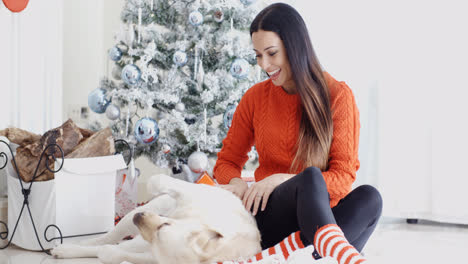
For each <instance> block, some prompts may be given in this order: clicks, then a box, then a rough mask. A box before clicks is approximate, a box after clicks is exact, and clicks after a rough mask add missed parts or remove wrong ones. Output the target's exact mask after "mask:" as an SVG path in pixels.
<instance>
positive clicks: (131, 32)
mask: <svg viewBox="0 0 468 264" xmlns="http://www.w3.org/2000/svg"><path fill="white" fill-rule="evenodd" d="M134 41H135V29H134V28H133V24H130V25H129V26H128V30H127V45H128V46H129V47H131V46H132V45H133V42H134Z"/></svg>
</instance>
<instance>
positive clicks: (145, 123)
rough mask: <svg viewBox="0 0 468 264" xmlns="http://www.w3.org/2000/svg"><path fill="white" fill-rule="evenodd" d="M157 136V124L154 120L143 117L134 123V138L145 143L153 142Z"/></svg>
mask: <svg viewBox="0 0 468 264" xmlns="http://www.w3.org/2000/svg"><path fill="white" fill-rule="evenodd" d="M158 137H159V126H158V123H156V120H154V119H152V118H149V117H144V118H142V119H140V120H138V121H137V122H136V124H135V138H136V139H137V140H138V142H140V143H142V144H146V145H150V144H153V143H154V142H155V141H156V140H157V139H158Z"/></svg>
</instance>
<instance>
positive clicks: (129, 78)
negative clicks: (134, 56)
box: [122, 64, 141, 85]
mask: <svg viewBox="0 0 468 264" xmlns="http://www.w3.org/2000/svg"><path fill="white" fill-rule="evenodd" d="M140 79H141V71H140V68H138V67H137V66H136V65H135V64H128V65H125V67H124V68H123V70H122V80H123V81H124V82H125V83H126V84H128V85H135V84H137V83H138V82H139V81H140Z"/></svg>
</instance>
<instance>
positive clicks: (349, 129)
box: [213, 72, 360, 207]
mask: <svg viewBox="0 0 468 264" xmlns="http://www.w3.org/2000/svg"><path fill="white" fill-rule="evenodd" d="M324 75H325V79H326V81H327V84H328V87H329V89H330V100H331V109H332V119H333V139H332V144H331V148H330V154H329V155H330V156H329V168H328V170H327V171H324V172H323V176H324V178H325V182H326V184H327V188H328V192H329V194H330V199H331V201H330V206H331V207H333V206H335V205H336V204H337V203H338V201H339V200H340V199H342V198H343V197H345V196H346V195H347V194H348V193H349V192H350V191H351V184H352V183H353V182H354V180H355V178H356V171H357V170H358V168H359V160H358V144H359V128H360V124H359V112H358V109H357V107H356V102H355V100H354V95H353V93H352V91H351V89H350V88H349V87H348V86H347V85H346V84H345V83H344V82H338V81H336V80H335V79H333V78H332V77H331V76H330V75H329V74H328V73H326V72H325V73H324ZM301 115H302V107H301V102H300V98H299V96H298V94H288V93H286V92H285V91H284V90H283V88H281V87H279V86H275V85H274V84H273V82H272V81H271V80H270V79H268V80H266V81H264V82H261V83H258V84H256V85H254V86H253V87H252V88H250V89H249V90H247V92H246V93H245V94H244V96H243V97H242V99H241V101H240V103H239V105H238V107H237V109H236V112H235V114H234V117H233V120H232V125H231V128H230V129H229V132H228V134H227V136H226V138H225V139H224V140H223V147H222V149H221V151H220V152H219V153H218V160H217V162H216V165H215V167H214V170H213V174H214V177H215V178H216V180H217V181H218V183H220V184H228V183H229V181H230V180H231V179H232V178H234V177H240V175H241V171H242V168H243V166H244V164H245V162H246V161H247V159H248V157H247V153H248V152H249V151H250V149H251V147H252V145H253V144H255V147H256V149H257V151H258V154H259V167H258V168H257V169H256V170H255V180H256V181H257V182H258V181H261V180H262V179H264V178H266V177H268V176H270V175H272V174H275V173H289V168H290V166H291V163H292V161H293V159H294V155H295V153H294V147H295V144H296V142H297V137H298V134H299V124H300V119H301ZM299 172H300V171H297V172H295V173H296V174H297V173H299Z"/></svg>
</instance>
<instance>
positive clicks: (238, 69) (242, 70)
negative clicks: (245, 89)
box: [230, 59, 250, 79]
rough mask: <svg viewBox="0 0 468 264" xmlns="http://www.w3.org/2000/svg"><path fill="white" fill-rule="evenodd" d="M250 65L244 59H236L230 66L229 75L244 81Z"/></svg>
mask: <svg viewBox="0 0 468 264" xmlns="http://www.w3.org/2000/svg"><path fill="white" fill-rule="evenodd" d="M249 70H250V64H249V62H248V61H246V60H245V59H236V60H234V62H233V63H232V65H231V71H230V72H231V74H232V76H234V77H236V78H237V79H244V78H246V77H247V76H248V75H249Z"/></svg>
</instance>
